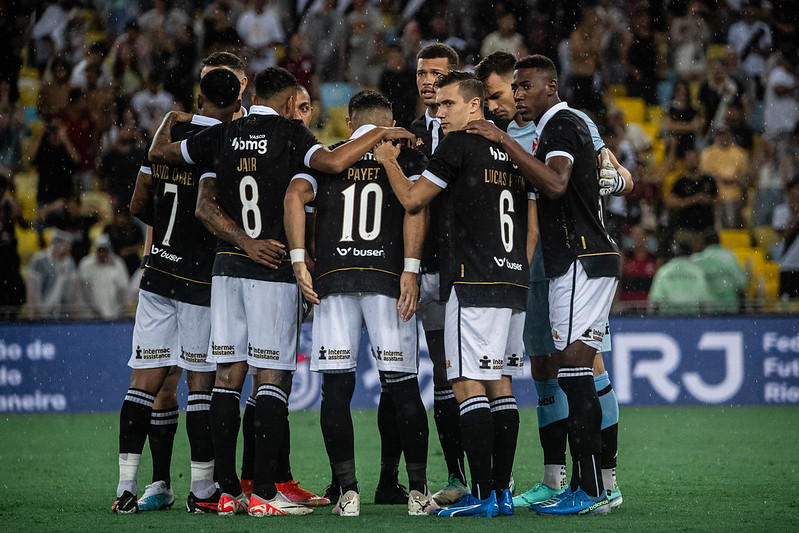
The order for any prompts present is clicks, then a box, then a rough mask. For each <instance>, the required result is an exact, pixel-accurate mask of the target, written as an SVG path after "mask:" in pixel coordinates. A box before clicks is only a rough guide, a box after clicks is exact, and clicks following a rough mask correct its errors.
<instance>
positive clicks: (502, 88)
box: [468, 51, 633, 508]
mask: <svg viewBox="0 0 799 533" xmlns="http://www.w3.org/2000/svg"><path fill="white" fill-rule="evenodd" d="M516 62H517V60H516V57H515V56H514V55H513V54H510V53H508V52H501V51H500V52H494V53H493V54H491V55H489V56H487V57H485V58H483V60H482V61H480V63H479V64H478V65H477V66H476V67H475V75H476V76H477V77H478V78H479V79H480V80H481V81H483V83H484V84H485V86H486V102H487V105H488V109H489V111H492V112H494V113H495V114H496V115H497V116H499V117H501V118H503V119H513V120H512V122H511V123H510V124H509V125H508V126H507V133H508V134H509V135H510V137H511V138H512V139H513V140H515V141H516V142H518V143H519V144H521V145H522V147H523V148H524V149H525V151H527V152H529V153H530V154H532V151H533V147H534V146H535V145H537V142H538V136H537V135H536V125H535V123H534V122H528V121H525V120H523V119H522V118H521V117H520V116H519V115H518V114H517V113H516V101H515V99H514V95H513V88H512V86H511V85H512V81H513V72H514V70H516ZM572 111H573V112H574V113H576V114H577V115H578V116H579V117H580V118H582V119H583V120H584V121H585V123H586V125H587V126H588V129H589V131H590V132H591V137H592V140H593V142H594V148H595V149H596V150H597V151H598V152H601V151H602V148H603V147H604V146H605V143H604V141H603V140H602V137H601V136H600V135H599V131H598V129H597V127H596V125H595V124H594V122H593V121H592V120H591V119H590V118H589V117H588V116H587V115H585V114H584V113H582V112H581V111H578V110H574V109H572ZM468 131H469V132H470V133H479V134H483V135H484V136H486V137H487V138H489V139H492V140H497V139H499V138H500V136H502V134H503V132H502V131H501V130H499V129H498V128H496V127H494V126H492V125H491V124H489V123H486V122H484V121H474V122H472V123H470V127H469V129H468ZM506 142H510V141H509V140H506ZM606 151H607V157H608V161H603V165H604V166H603V167H602V170H601V171H600V180H599V181H600V194H601V195H603V196H605V195H608V194H614V195H617V196H621V195H624V194H627V193H628V192H630V191H631V190H632V188H633V180H632V176H631V175H630V172H629V171H628V170H627V169H626V168H624V167H623V166H622V165H621V164H620V163H619V162H618V161H617V160H616V157H615V156H614V155H613V153H612V152H610V150H607V149H606ZM620 179H621V180H623V181H622V182H621V183H622V184H621V188H619V186H620V182H619V180H620ZM537 227H538V224H537V222H536V229H537ZM535 240H536V242H537V245H536V252H535V254H534V255H533V262H532V264H531V266H530V290H529V292H528V295H527V316H526V319H525V326H524V345H525V349H526V352H527V355H528V356H529V357H530V370H531V372H532V375H533V380H534V383H535V388H536V392H537V394H538V398H539V402H538V426H539V438H540V442H541V447H542V448H543V451H544V477H543V479H542V481H541V482H540V483H537V484H536V485H535V486H533V488H532V489H530V490H528V491H526V492H524V493H523V494H520V495H518V496H516V497H514V498H513V503H514V505H515V506H516V507H519V506H525V507H526V506H529V505H531V504H537V503H540V502H542V501H544V500H546V499H549V498H551V497H552V496H555V495H557V494H559V493H561V492H563V490H564V489H565V487H566V485H567V481H566V434H567V431H568V414H569V408H568V403H567V401H566V395H565V394H564V393H563V391H562V390H561V388H560V386H559V385H558V380H557V375H558V365H557V361H556V359H555V358H554V357H552V354H554V353H555V345H554V341H553V339H552V331H551V327H550V323H549V303H548V298H549V296H548V295H549V280H548V279H547V277H546V274H545V272H544V262H543V259H542V258H541V246H540V242H538V237H537V235H536V237H535ZM608 350H610V334H608V335H606V337H605V338H604V339H603V344H602V348H601V351H608ZM594 384H595V386H596V389H597V394H599V402H600V404H601V406H602V477H603V481H604V485H605V489H606V490H608V491H609V492H610V494H609V496H608V497H609V499H610V502H611V507H613V508H615V507H618V506H619V505H621V503H622V498H621V491H620V490H619V488H618V485H617V484H616V459H617V452H618V428H619V426H618V419H619V404H618V401H617V400H616V394H615V392H614V391H613V387H612V386H611V385H610V378H609V376H608V373H607V371H605V365H604V361H603V359H602V354H601V353H597V355H596V357H595V359H594Z"/></svg>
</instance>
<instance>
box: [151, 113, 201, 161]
mask: <svg viewBox="0 0 799 533" xmlns="http://www.w3.org/2000/svg"><path fill="white" fill-rule="evenodd" d="M192 117H193V115H192V114H191V113H184V112H182V111H170V112H169V113H167V114H166V116H164V120H162V121H161V125H160V126H158V129H157V130H156V132H155V135H153V144H152V146H150V151H149V153H148V157H149V158H150V161H152V162H154V163H160V164H164V165H180V164H184V163H186V162H187V161H186V160H185V158H184V157H183V153H182V152H181V149H180V145H181V143H180V142H172V127H173V126H174V125H175V124H177V123H178V122H189V121H190V120H191V119H192Z"/></svg>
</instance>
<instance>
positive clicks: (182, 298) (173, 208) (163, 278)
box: [112, 71, 240, 513]
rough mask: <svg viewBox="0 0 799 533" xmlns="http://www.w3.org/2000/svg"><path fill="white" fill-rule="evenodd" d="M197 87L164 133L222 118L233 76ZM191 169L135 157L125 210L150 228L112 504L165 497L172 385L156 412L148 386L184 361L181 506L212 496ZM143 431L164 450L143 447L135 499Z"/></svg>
mask: <svg viewBox="0 0 799 533" xmlns="http://www.w3.org/2000/svg"><path fill="white" fill-rule="evenodd" d="M200 87H201V93H200V95H199V96H198V98H197V107H198V109H199V110H200V112H201V113H202V114H200V115H195V116H193V117H192V120H191V122H183V123H180V124H176V125H175V126H174V128H173V131H172V135H173V136H174V137H175V138H177V139H184V138H186V137H188V136H189V135H190V134H192V133H196V132H198V131H200V130H202V129H204V128H207V127H209V126H211V125H214V124H218V123H220V122H221V121H226V120H230V119H231V117H232V115H233V113H234V112H235V111H237V110H238V108H239V105H240V101H239V100H238V95H239V90H238V80H237V79H236V77H235V76H234V75H233V74H231V73H230V72H228V71H220V72H218V73H215V74H213V75H211V76H207V77H206V78H204V79H203V81H202V82H201V84H200ZM198 174H199V172H198V169H197V168H196V167H192V166H187V165H157V164H151V163H150V162H149V161H145V162H144V163H143V164H142V167H141V170H140V172H139V175H138V178H137V180H136V188H135V191H134V194H133V199H132V201H131V212H132V213H133V214H134V215H136V216H137V217H139V218H140V219H141V220H142V221H143V222H145V223H147V224H148V225H150V226H152V237H151V239H149V240H150V242H151V244H150V246H149V249H148V257H147V261H146V263H145V265H144V269H143V273H142V279H141V291H140V295H139V304H138V307H137V309H136V323H135V327H134V332H133V350H132V351H133V353H132V355H131V357H130V361H129V363H128V364H129V365H130V366H131V367H132V368H133V372H132V374H131V380H130V388H129V389H128V392H127V394H126V396H125V401H124V403H123V404H122V411H121V413H120V430H119V485H118V488H117V501H116V502H115V503H114V505H113V507H112V510H113V511H115V512H119V513H133V512H136V511H138V510H157V509H162V508H166V507H171V506H172V504H173V503H174V497H173V495H172V489H171V488H170V479H169V465H170V461H171V450H172V441H173V440H174V435H175V430H176V428H177V417H178V412H177V397H176V396H175V395H174V386H176V384H175V385H173V387H172V388H171V396H173V397H174V404H171V405H170V408H168V409H163V410H161V411H160V412H155V411H153V409H152V406H153V401H154V400H155V395H156V393H158V392H159V389H160V388H161V386H162V385H163V383H164V381H165V379H166V377H167V373H168V372H169V370H170V368H172V367H174V366H177V367H180V368H185V369H187V381H188V386H189V403H188V408H187V414H186V429H187V432H188V434H189V444H190V447H191V489H190V490H191V492H190V493H189V498H188V503H187V508H188V510H189V511H190V512H194V511H196V512H204V511H206V512H207V511H212V510H215V509H216V503H217V501H218V500H219V494H218V492H217V490H216V486H215V484H214V476H213V470H214V455H213V449H212V446H211V435H210V428H209V426H208V406H209V404H210V399H211V388H212V385H213V379H214V371H215V365H214V364H212V363H209V362H207V361H206V354H207V351H208V340H209V335H210V330H211V321H210V308H209V305H210V300H211V265H212V262H213V251H214V247H215V242H214V239H213V237H212V236H211V235H210V234H209V233H208V232H207V231H206V229H205V228H204V227H203V226H202V225H201V224H200V223H199V221H197V219H196V218H195V217H194V208H195V205H196V201H197V191H198V182H199V175H198ZM176 375H177V376H179V375H180V374H179V373H177V374H176ZM151 412H152V418H153V420H152V422H151ZM148 432H149V434H150V440H151V448H153V442H152V441H154V440H157V441H158V442H160V443H162V444H163V446H161V447H163V448H166V449H164V450H161V449H160V448H159V446H156V447H155V448H153V483H152V485H149V486H148V487H147V491H146V492H145V494H144V496H143V497H142V499H141V500H140V501H139V502H138V503H137V501H136V493H137V490H138V487H137V483H136V473H137V469H138V465H139V459H140V458H141V452H142V448H143V446H144V441H145V439H146V437H147V435H148ZM162 433H164V434H163V435H162ZM161 452H164V453H161ZM161 456H164V457H166V459H165V460H162V457H161Z"/></svg>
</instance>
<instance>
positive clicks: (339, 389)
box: [319, 372, 357, 493]
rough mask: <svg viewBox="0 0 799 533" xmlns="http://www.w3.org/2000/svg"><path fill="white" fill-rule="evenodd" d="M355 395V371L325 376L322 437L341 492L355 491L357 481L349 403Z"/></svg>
mask: <svg viewBox="0 0 799 533" xmlns="http://www.w3.org/2000/svg"><path fill="white" fill-rule="evenodd" d="M354 392H355V372H342V373H335V374H333V373H328V374H324V375H323V376H322V409H321V412H320V414H319V418H320V421H321V425H322V436H323V437H324V440H325V448H326V449H327V456H328V458H329V459H330V464H331V466H332V469H333V473H334V474H335V476H336V478H337V479H338V482H339V486H340V487H341V490H342V493H344V492H347V491H348V490H353V488H352V486H353V484H357V481H355V437H354V434H353V430H352V415H351V414H350V401H351V400H352V395H353V393H354Z"/></svg>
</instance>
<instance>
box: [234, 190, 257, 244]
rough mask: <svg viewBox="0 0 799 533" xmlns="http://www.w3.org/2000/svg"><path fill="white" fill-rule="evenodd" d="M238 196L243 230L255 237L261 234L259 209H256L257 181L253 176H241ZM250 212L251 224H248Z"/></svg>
mask: <svg viewBox="0 0 799 533" xmlns="http://www.w3.org/2000/svg"><path fill="white" fill-rule="evenodd" d="M248 189H249V191H248ZM239 197H240V198H241V223H242V225H243V226H244V232H245V233H247V235H249V236H250V237H252V238H253V239H255V238H257V237H258V236H259V235H260V234H261V210H260V209H258V183H256V181H255V178H253V177H252V176H244V177H243V178H241V181H240V182H239ZM250 213H252V219H253V224H252V225H250Z"/></svg>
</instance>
